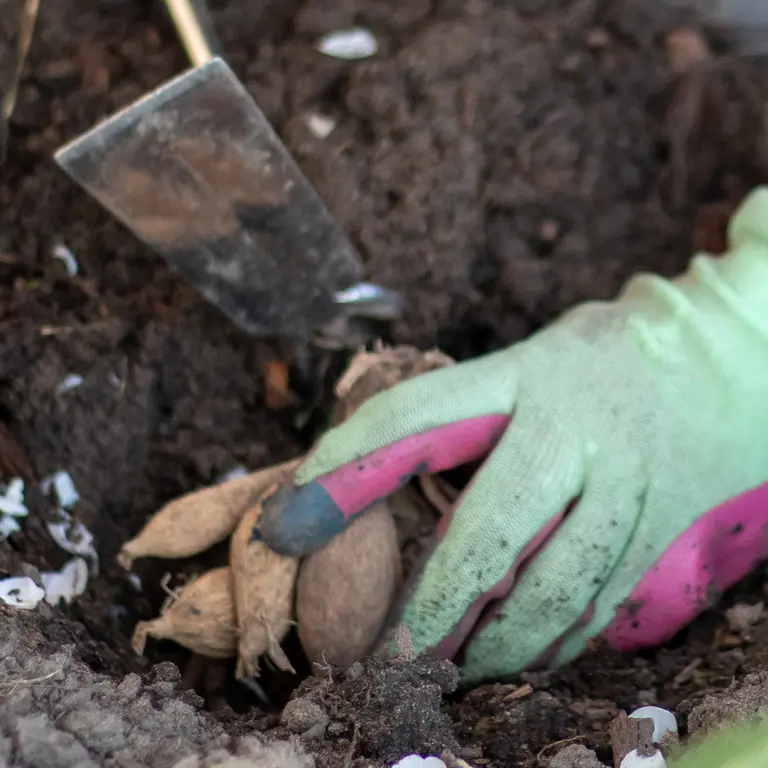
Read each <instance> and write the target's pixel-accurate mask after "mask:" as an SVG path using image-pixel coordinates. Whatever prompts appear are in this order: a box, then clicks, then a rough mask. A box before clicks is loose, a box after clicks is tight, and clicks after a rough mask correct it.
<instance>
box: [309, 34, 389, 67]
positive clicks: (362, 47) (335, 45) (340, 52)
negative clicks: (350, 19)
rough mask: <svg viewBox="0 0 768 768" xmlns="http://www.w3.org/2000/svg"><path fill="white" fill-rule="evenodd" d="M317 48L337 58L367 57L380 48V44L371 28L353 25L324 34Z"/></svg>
mask: <svg viewBox="0 0 768 768" xmlns="http://www.w3.org/2000/svg"><path fill="white" fill-rule="evenodd" d="M317 50H318V51H320V53H324V54H325V55H326V56H333V57H334V58H336V59H349V60H354V59H367V58H368V57H369V56H373V55H374V54H375V53H376V52H377V51H378V50H379V44H378V42H377V41H376V38H375V37H374V36H373V32H371V30H370V29H366V28H365V27H352V28H350V29H344V30H340V31H339V32H330V33H329V34H327V35H324V36H323V37H321V38H320V42H319V43H318V45H317Z"/></svg>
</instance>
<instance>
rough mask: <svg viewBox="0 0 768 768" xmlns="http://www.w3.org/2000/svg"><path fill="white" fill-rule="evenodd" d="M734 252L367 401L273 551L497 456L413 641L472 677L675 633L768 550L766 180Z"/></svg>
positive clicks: (445, 544) (278, 525)
mask: <svg viewBox="0 0 768 768" xmlns="http://www.w3.org/2000/svg"><path fill="white" fill-rule="evenodd" d="M729 247H730V250H729V252H728V253H727V254H725V255H724V256H722V257H719V258H718V257H712V256H709V255H703V254H700V255H698V256H696V257H695V258H694V259H693V261H692V262H691V265H690V267H689V269H688V271H687V272H686V273H685V274H683V275H682V276H680V277H678V278H677V279H675V280H664V279H662V278H660V277H656V276H651V275H641V276H637V277H635V278H634V279H632V280H631V281H630V282H629V283H628V284H627V286H626V287H625V289H624V290H623V292H622V293H621V295H620V296H619V297H618V298H617V299H616V300H615V301H613V302H590V303H585V304H582V305H580V306H578V307H576V308H575V309H573V310H571V311H569V312H568V313H566V314H565V315H563V316H562V317H561V318H559V319H558V320H557V321H556V322H554V323H552V324H551V325H550V326H548V327H546V328H545V329H543V330H541V331H540V332H538V333H536V334H535V335H533V336H531V337H530V338H528V339H527V340H525V341H523V342H521V343H519V344H515V345H513V346H512V347H510V348H508V349H505V350H502V351H499V352H495V353H493V354H490V355H487V356H485V357H481V358H478V359H476V360H473V361H469V362H464V363H461V364H458V365H455V366H451V367H448V368H444V369H441V370H437V371H433V372H430V373H427V374H425V375H422V376H420V377H417V378H415V379H413V380H410V381H406V382H403V383H401V384H399V385H398V386H396V387H394V388H392V389H390V390H388V391H386V392H383V393H381V394H379V395H377V396H375V397H373V398H371V399H370V400H368V401H367V402H366V403H365V404H364V405H363V406H362V407H361V408H360V409H359V410H358V411H357V412H356V413H355V415H354V416H353V417H352V418H351V419H349V420H348V421H347V422H345V423H344V424H343V425H341V426H339V427H337V428H335V429H332V430H331V431H329V432H328V433H327V434H326V435H325V436H324V437H323V438H322V439H321V440H320V442H319V444H318V445H317V446H316V449H315V450H314V451H313V453H312V454H311V455H310V457H309V458H308V459H307V460H306V461H305V462H304V464H303V465H302V466H301V467H300V468H299V469H298V470H297V472H296V475H295V478H294V486H293V487H289V488H285V489H282V490H281V491H280V492H278V493H277V494H276V495H275V496H274V497H273V498H272V499H270V500H269V502H268V503H267V504H266V506H265V511H264V514H263V517H262V522H261V526H260V533H261V535H262V537H263V538H264V540H265V542H266V543H267V545H268V546H270V547H271V548H272V549H274V550H275V551H277V552H279V553H283V554H291V555H301V554H305V553H308V552H311V551H314V550H316V549H319V548H320V547H322V546H323V545H324V544H325V543H327V542H328V541H329V540H330V539H331V538H332V537H333V536H334V535H335V534H336V533H338V532H339V531H341V530H342V529H343V528H344V527H345V526H346V525H348V524H349V523H350V521H352V520H354V519H355V518H356V517H357V516H358V515H360V514H363V513H364V511H365V509H366V508H367V507H369V506H370V505H371V504H372V503H373V502H374V501H376V500H377V499H381V498H383V497H385V496H387V495H388V494H390V493H392V492H393V491H394V490H396V489H397V488H399V487H401V486H402V484H403V483H405V482H407V480H408V479H409V478H410V477H412V476H413V475H414V474H417V473H423V472H438V471H442V470H445V469H448V468H450V467H453V466H457V465H459V464H463V463H466V462H469V461H472V460H475V459H478V458H482V457H486V456H487V458H486V459H485V461H484V463H483V465H482V467H481V469H480V470H479V471H478V472H477V473H476V474H475V476H474V478H473V481H472V482H471V483H470V485H469V486H468V487H467V488H466V489H465V491H464V493H463V495H462V496H461V498H460V499H459V501H458V503H457V505H456V506H455V509H454V511H453V513H452V514H450V515H449V516H447V517H445V518H444V519H443V520H442V521H441V524H440V526H439V529H438V533H437V545H436V547H435V549H434V551H433V553H432V554H431V556H430V557H429V559H428V561H427V563H426V565H425V567H424V570H423V572H422V573H421V577H420V580H419V582H418V584H417V585H416V587H415V589H414V591H413V594H412V595H411V597H410V600H409V601H408V603H407V605H406V607H405V609H404V612H403V614H402V623H403V625H404V627H405V628H406V629H407V630H408V631H409V632H410V636H411V640H412V643H413V647H414V650H415V651H416V652H420V651H424V650H427V649H436V650H437V651H438V652H439V653H440V654H442V655H443V656H445V657H451V658H455V659H460V660H461V661H462V662H463V666H464V670H465V675H466V678H467V681H468V682H474V681H477V680H479V679H481V678H488V677H496V676H499V675H505V674H510V673H515V672H517V671H519V670H522V669H524V668H526V667H529V666H531V665H532V664H534V663H536V662H544V661H547V662H552V663H555V664H560V663H563V662H566V661H569V660H571V659H573V658H574V657H576V656H577V655H578V654H580V653H581V651H582V650H583V649H584V647H585V644H586V642H587V640H588V639H590V638H593V637H597V636H602V637H603V638H605V639H606V640H607V641H608V642H609V643H610V644H611V645H612V646H613V647H615V648H618V649H621V650H628V649H633V648H639V647H643V646H648V645H653V644H656V643H659V642H662V641H664V640H665V639H667V638H668V637H670V636H671V635H672V634H674V633H675V632H676V631H677V630H679V629H680V628H681V627H682V626H684V625H685V624H686V623H687V622H688V621H690V620H691V619H692V618H693V617H694V616H696V615H697V614H698V613H699V612H700V611H701V610H703V609H704V608H705V607H707V605H708V604H709V603H710V602H711V600H712V599H713V598H714V597H715V596H716V595H717V593H718V592H719V591H720V590H722V589H724V588H725V587H727V586H729V585H730V584H732V583H733V582H734V581H736V580H737V579H739V578H740V577H741V576H743V575H744V574H745V573H746V572H747V571H749V570H750V569H751V568H752V567H753V566H754V564H755V563H756V562H757V561H758V560H760V559H761V558H763V557H765V556H766V555H768V536H766V534H765V530H766V525H768V188H758V189H757V190H755V191H754V192H753V193H752V194H751V195H750V196H749V197H748V198H747V199H746V200H745V202H744V203H743V204H742V206H741V208H740V210H739V211H738V212H737V214H736V215H735V217H734V219H733V220H732V222H731V226H730V231H729ZM459 652H461V654H460V653H459Z"/></svg>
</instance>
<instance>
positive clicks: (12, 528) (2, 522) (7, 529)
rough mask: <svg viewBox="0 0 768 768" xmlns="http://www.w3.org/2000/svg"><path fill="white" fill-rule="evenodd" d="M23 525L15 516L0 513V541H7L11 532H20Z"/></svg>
mask: <svg viewBox="0 0 768 768" xmlns="http://www.w3.org/2000/svg"><path fill="white" fill-rule="evenodd" d="M20 530H21V526H20V525H19V524H18V522H17V521H16V518H15V517H11V516H10V515H0V541H5V540H6V539H7V538H8V537H9V536H10V535H11V534H13V533H18V532H19V531H20Z"/></svg>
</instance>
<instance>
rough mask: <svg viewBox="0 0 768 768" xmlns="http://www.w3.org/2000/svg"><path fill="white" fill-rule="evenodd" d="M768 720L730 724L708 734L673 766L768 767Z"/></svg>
mask: <svg viewBox="0 0 768 768" xmlns="http://www.w3.org/2000/svg"><path fill="white" fill-rule="evenodd" d="M767 765H768V721H766V720H765V719H761V720H758V721H756V722H753V723H749V724H748V725H738V726H729V727H726V728H723V729H721V730H718V731H716V732H714V733H711V734H708V735H707V737H706V738H705V739H703V740H702V741H700V742H698V743H696V744H694V745H692V746H690V747H688V748H687V749H685V750H684V751H683V752H682V753H681V754H680V755H679V756H676V757H674V758H673V759H672V760H671V761H669V768H765V766H767Z"/></svg>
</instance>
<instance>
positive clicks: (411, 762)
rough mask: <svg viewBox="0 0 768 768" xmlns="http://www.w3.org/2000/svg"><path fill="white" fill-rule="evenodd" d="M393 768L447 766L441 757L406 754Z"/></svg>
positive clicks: (444, 767) (434, 767) (437, 767)
mask: <svg viewBox="0 0 768 768" xmlns="http://www.w3.org/2000/svg"><path fill="white" fill-rule="evenodd" d="M392 768H446V766H445V763H444V762H443V761H442V760H441V759H440V758H439V757H432V756H430V757H422V756H421V755H406V756H405V757H404V758H403V759H402V760H400V762H399V763H395V764H394V765H393V766H392Z"/></svg>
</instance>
